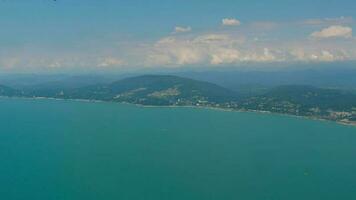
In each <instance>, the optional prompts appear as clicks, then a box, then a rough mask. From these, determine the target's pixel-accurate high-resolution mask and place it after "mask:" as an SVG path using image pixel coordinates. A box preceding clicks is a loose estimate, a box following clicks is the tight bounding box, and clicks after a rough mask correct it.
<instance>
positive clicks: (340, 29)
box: [310, 26, 352, 39]
mask: <svg viewBox="0 0 356 200" xmlns="http://www.w3.org/2000/svg"><path fill="white" fill-rule="evenodd" d="M310 36H311V37H312V38H317V39H323V38H351V37H352V28H351V27H348V26H330V27H328V28H325V29H322V30H321V31H316V32H313V33H312V34H311V35H310Z"/></svg>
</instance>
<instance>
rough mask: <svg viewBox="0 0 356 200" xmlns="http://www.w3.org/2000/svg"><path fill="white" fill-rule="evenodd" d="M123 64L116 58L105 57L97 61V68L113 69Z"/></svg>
mask: <svg viewBox="0 0 356 200" xmlns="http://www.w3.org/2000/svg"><path fill="white" fill-rule="evenodd" d="M123 64H124V61H123V60H121V59H118V58H113V57H106V58H102V59H99V63H98V67H115V66H121V65H123Z"/></svg>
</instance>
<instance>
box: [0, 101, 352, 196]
mask: <svg viewBox="0 0 356 200" xmlns="http://www.w3.org/2000/svg"><path fill="white" fill-rule="evenodd" d="M355 170H356V127H354V126H346V125H341V124H337V123H335V122H329V121H319V120H310V119H304V118H297V117H292V116H283V115H275V114H263V113H248V112H231V111H230V112H229V111H221V110H213V109H202V108H186V107H185V108H184V107H182V108H171V107H142V106H136V105H129V104H120V103H104V102H81V101H73V100H49V99H15V98H1V99H0V199H4V200H237V199H238V200H301V199H303V200H317V199H322V200H335V199H348V200H350V199H356V172H355Z"/></svg>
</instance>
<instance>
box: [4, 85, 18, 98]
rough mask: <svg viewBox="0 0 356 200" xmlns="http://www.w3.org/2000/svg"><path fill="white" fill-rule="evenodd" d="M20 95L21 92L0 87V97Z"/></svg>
mask: <svg viewBox="0 0 356 200" xmlns="http://www.w3.org/2000/svg"><path fill="white" fill-rule="evenodd" d="M20 94H21V92H20V91H18V90H15V89H13V88H10V87H7V86H3V85H0V96H8V97H12V96H19V95H20Z"/></svg>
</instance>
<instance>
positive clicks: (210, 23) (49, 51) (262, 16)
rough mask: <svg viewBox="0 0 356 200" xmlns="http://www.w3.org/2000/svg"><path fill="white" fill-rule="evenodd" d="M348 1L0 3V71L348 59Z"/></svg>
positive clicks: (354, 5) (352, 55)
mask: <svg viewBox="0 0 356 200" xmlns="http://www.w3.org/2000/svg"><path fill="white" fill-rule="evenodd" d="M355 10H356V2H355V1H352V0H339V1H336V0H331V1H327V2H326V1H325V0H315V1H313V2H311V1H310V0H309V1H308V0H298V1H297V0H295V1H292V0H274V1H266V0H265V1H256V0H255V1H254V0H249V1H247V0H246V1H242V0H240V1H239V0H220V1H216V0H189V1H188V0H186V1H184V0H165V1H159V0H151V1H150V0H141V1H139V0H126V1H120V0H100V1H99V0H75V1H73V0H57V1H52V0H26V1H24V0H11V1H10V0H2V1H0V13H1V17H0V24H1V28H0V38H1V39H0V69H3V70H6V71H26V70H28V71H41V70H58V69H66V70H77V69H80V70H85V69H88V68H98V69H102V68H114V69H118V70H125V69H132V68H140V67H185V66H195V65H197V66H213V67H214V66H216V67H218V66H221V65H238V64H239V63H243V62H262V63H263V62H294V61H303V62H311V61H313V62H326V61H328V62H332V61H340V60H354V59H356V51H355V47H354V46H356V45H355V44H356V42H355V38H354V36H353V35H352V30H353V28H354V26H355V24H354V20H353V19H354V18H355V17H356V16H355V15H356V12H355Z"/></svg>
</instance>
